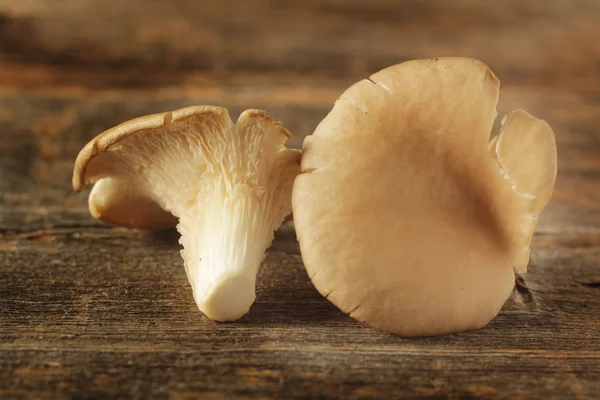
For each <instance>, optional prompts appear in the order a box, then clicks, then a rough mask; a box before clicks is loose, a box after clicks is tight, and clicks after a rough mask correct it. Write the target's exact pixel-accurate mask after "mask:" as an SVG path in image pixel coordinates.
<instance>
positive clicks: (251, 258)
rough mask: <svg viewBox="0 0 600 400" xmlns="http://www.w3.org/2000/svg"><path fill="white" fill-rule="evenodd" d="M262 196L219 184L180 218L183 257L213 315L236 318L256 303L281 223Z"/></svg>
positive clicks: (203, 306)
mask: <svg viewBox="0 0 600 400" xmlns="http://www.w3.org/2000/svg"><path fill="white" fill-rule="evenodd" d="M265 197H267V194H265ZM262 200H263V199H261V198H259V197H258V196H257V195H255V194H254V193H252V191H251V190H250V189H249V188H248V187H247V186H243V185H236V186H235V187H233V188H231V189H230V190H226V189H225V187H224V185H217V187H215V190H214V191H213V192H212V193H211V194H210V195H206V196H204V199H203V201H202V203H201V204H198V205H194V206H192V207H190V208H189V209H188V210H186V211H185V213H184V214H183V215H182V216H181V219H180V221H181V222H180V223H179V225H178V227H177V229H178V230H179V232H180V233H181V239H180V243H181V244H182V245H183V247H184V249H183V250H182V251H181V255H182V257H183V259H184V261H185V269H186V272H187V275H188V279H189V281H190V284H191V285H192V288H193V291H194V299H195V301H196V304H197V305H198V308H200V310H201V311H202V312H203V313H204V314H206V315H207V316H209V317H210V318H212V319H216V320H219V321H231V320H236V319H238V318H240V317H241V316H242V315H244V314H246V312H248V309H249V308H250V306H251V305H252V303H253V302H254V298H255V289H254V288H255V281H256V274H257V272H258V267H259V266H260V264H261V262H262V261H263V260H264V258H265V253H264V250H263V249H265V248H266V247H268V246H269V244H270V243H271V241H272V240H273V226H279V224H281V222H282V221H281V220H279V219H280V218H281V217H280V218H278V220H275V218H274V217H276V216H274V215H272V213H270V211H269V206H270V204H269V203H270V202H266V201H262ZM265 216H266V218H265ZM201 250H203V253H202V254H200V251H201Z"/></svg>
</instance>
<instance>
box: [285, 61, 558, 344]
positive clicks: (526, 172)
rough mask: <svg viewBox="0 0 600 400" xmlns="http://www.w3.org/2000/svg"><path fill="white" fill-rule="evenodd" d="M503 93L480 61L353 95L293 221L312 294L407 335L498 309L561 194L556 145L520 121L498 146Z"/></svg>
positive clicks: (476, 320)
mask: <svg viewBox="0 0 600 400" xmlns="http://www.w3.org/2000/svg"><path fill="white" fill-rule="evenodd" d="M498 87H499V81H498V79H497V78H496V77H495V76H494V74H493V73H492V72H491V71H490V70H489V69H488V67H487V66H486V65H485V64H483V63H481V62H479V61H477V60H472V59H465V58H446V59H444V58H442V59H435V60H417V61H411V62H406V63H403V64H400V65H396V66H392V67H389V68H386V69H384V70H382V71H380V72H378V73H376V74H374V75H373V76H371V78H370V79H365V80H362V81H360V82H358V83H356V84H355V85H354V86H352V87H350V88H349V89H348V90H347V91H346V92H345V93H344V94H343V95H342V96H341V97H340V99H339V100H338V101H337V102H336V104H335V106H334V108H333V110H332V111H331V112H330V113H329V115H328V116H327V117H326V118H325V119H324V120H323V121H322V122H321V124H320V125H319V126H318V127H317V129H316V131H315V132H314V134H313V135H312V136H308V137H307V138H306V139H305V141H304V147H303V157H302V171H303V173H302V174H301V175H299V176H298V177H297V179H296V182H295V184H294V191H293V196H292V203H293V210H294V221H295V225H296V230H297V234H298V239H299V241H300V248H301V251H302V257H303V260H304V264H305V266H306V269H307V271H308V274H309V276H310V278H311V280H312V282H313V284H314V285H315V287H316V288H317V289H318V290H319V292H320V293H321V294H323V295H324V296H325V297H327V298H328V299H329V300H330V301H331V302H333V303H334V304H335V305H336V306H338V307H339V308H340V309H341V310H342V311H344V312H346V313H349V314H350V315H351V316H352V317H354V318H356V319H358V320H361V321H365V322H366V323H368V324H370V325H372V326H374V327H376V328H380V329H384V330H389V331H392V332H396V333H399V334H401V335H406V336H420V335H437V334H444V333H450V332H456V331H461V330H465V329H474V328H479V327H482V326H484V325H485V324H486V323H487V322H489V321H490V320H491V319H492V318H493V317H494V316H495V315H496V314H497V313H498V312H499V310H500V309H501V307H502V305H503V304H504V302H505V301H506V299H507V298H508V296H509V295H510V293H511V291H512V289H513V285H514V274H513V266H515V267H518V268H519V269H521V270H524V269H525V267H526V265H527V262H528V254H529V253H528V249H529V243H530V240H531V235H532V234H533V229H534V227H535V222H536V220H537V214H538V213H539V212H540V211H541V210H542V208H543V207H544V206H545V204H546V203H547V202H548V199H549V197H550V194H551V192H552V188H553V185H554V179H555V176H556V145H555V142H554V135H553V133H552V131H551V130H550V128H549V127H548V125H547V124H546V123H545V122H543V121H540V120H537V119H535V118H533V117H531V116H530V115H528V114H526V113H525V112H523V111H516V112H514V113H512V114H510V115H509V116H508V118H507V119H506V121H505V123H504V128H503V130H502V132H501V133H500V135H499V137H498V139H497V140H495V142H493V143H492V144H491V145H489V146H488V140H489V136H490V132H491V128H492V124H493V122H494V119H495V117H496V111H495V107H496V103H497V99H498ZM490 154H491V155H492V156H490ZM525 159H526V161H525Z"/></svg>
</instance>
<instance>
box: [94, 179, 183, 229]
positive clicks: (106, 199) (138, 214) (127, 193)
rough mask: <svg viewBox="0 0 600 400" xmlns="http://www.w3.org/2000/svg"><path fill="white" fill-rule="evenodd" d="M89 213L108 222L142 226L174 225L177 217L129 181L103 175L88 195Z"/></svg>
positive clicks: (170, 226) (138, 227)
mask: <svg viewBox="0 0 600 400" xmlns="http://www.w3.org/2000/svg"><path fill="white" fill-rule="evenodd" d="M88 207H89V210H90V214H91V215H92V216H93V217H94V218H96V219H97V220H100V221H102V222H105V223H107V224H110V225H119V226H124V227H126V228H137V229H145V230H160V229H168V228H175V226H177V218H176V217H175V216H174V215H173V214H171V213H170V212H167V211H165V210H163V209H162V207H161V206H160V205H159V204H158V203H156V201H154V200H153V199H152V198H150V197H148V196H147V195H145V194H144V192H143V191H140V190H139V189H138V188H137V186H135V185H132V184H131V182H127V181H123V180H120V179H114V178H103V179H100V180H99V181H98V182H96V183H95V184H94V187H93V188H92V191H91V192H90V196H89V198H88Z"/></svg>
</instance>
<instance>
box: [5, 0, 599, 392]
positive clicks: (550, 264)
mask: <svg viewBox="0 0 600 400" xmlns="http://www.w3.org/2000/svg"><path fill="white" fill-rule="evenodd" d="M448 55H462V56H471V57H476V58H479V59H482V60H483V61H485V62H487V63H488V64H489V65H490V67H491V68H492V69H493V70H494V71H495V72H496V74H497V75H498V77H499V78H500V80H501V81H502V87H501V94H500V97H501V98H500V104H499V112H500V115H503V114H504V113H505V112H506V111H508V110H511V109H514V108H524V109H526V110H528V111H530V112H531V113H533V114H534V115H536V116H538V117H540V118H544V119H546V120H547V121H548V122H549V123H550V125H551V126H552V127H553V128H554V129H555V132H556V137H557V142H558V147H559V176H558V181H557V185H556V191H555V193H554V196H553V199H552V202H551V204H550V205H549V206H548V208H547V209H546V211H545V212H544V213H543V215H542V217H541V220H540V223H539V225H538V228H537V231H536V234H535V236H534V239H533V249H532V257H531V263H530V267H529V270H530V273H529V274H528V275H525V276H523V277H522V278H519V279H518V280H517V283H518V284H517V286H516V289H515V290H514V292H513V294H512V297H511V298H510V300H509V301H508V303H507V304H506V305H505V307H504V308H503V310H502V311H501V313H500V314H499V315H498V317H497V318H496V319H495V320H494V321H492V322H491V323H490V324H489V325H488V326H487V327H485V328H484V329H481V330H478V331H471V332H465V333H461V334H455V335H450V336H445V337H436V338H423V339H402V338H400V337H397V336H395V335H392V334H388V333H384V332H379V331H376V330H374V329H371V328H369V327H367V326H364V325H362V324H360V323H358V322H356V321H354V320H352V319H350V318H349V317H347V316H346V315H344V314H342V313H341V312H340V311H338V310H337V309H336V308H335V307H334V306H332V305H331V304H330V303H328V302H327V301H326V300H324V299H323V298H322V297H321V296H320V295H319V294H318V293H317V292H316V290H315V289H314V288H313V287H312V286H311V283H310V281H309V279H308V277H307V275H306V273H305V270H304V268H303V266H302V260H301V257H300V253H299V249H298V244H297V242H296V240H295V233H294V228H293V223H286V225H284V226H283V227H282V229H281V230H280V231H279V232H278V233H277V235H276V239H275V241H274V244H273V246H272V248H271V249H270V250H269V251H268V254H267V258H266V261H265V262H264V264H263V266H262V268H261V270H260V272H259V277H258V289H257V300H256V303H255V304H254V306H253V307H252V308H251V310H250V313H249V314H248V315H246V316H245V317H244V318H242V319H241V320H240V321H239V322H237V323H227V324H224V323H216V322H213V321H209V320H207V319H206V318H205V317H203V316H202V315H201V314H200V312H199V311H198V310H197V308H196V306H195V304H194V301H193V299H192V293H191V289H190V286H189V284H188V282H187V279H186V276H185V272H184V269H183V266H182V261H181V259H180V256H179V251H178V249H179V246H178V244H177V237H178V235H177V233H176V232H161V233H144V232H139V231H133V230H126V229H121V228H112V227H108V226H105V225H103V224H101V223H99V222H97V221H95V220H93V219H92V218H91V217H90V216H89V214H88V211H87V203H86V201H87V193H88V192H87V191H86V192H85V193H83V194H80V195H75V194H74V193H73V192H72V190H71V187H70V175H71V171H72V164H73V161H74V159H75V156H76V155H77V153H78V151H79V150H80V149H81V147H82V146H83V145H84V144H85V143H86V142H87V141H88V140H89V139H91V138H92V137H93V136H95V135H97V134H98V133H100V132H101V131H103V130H104V129H106V128H109V127H111V126H113V125H115V124H117V123H119V122H122V121H124V120H126V119H129V118H132V117H135V116H140V115H144V114H148V113H152V112H158V111H166V110H173V109H176V108H179V107H183V106H187V105H193V104H214V105H220V106H226V107H229V108H230V109H231V112H232V115H233V116H236V115H237V114H238V113H239V112H240V111H241V110H243V109H245V108H264V109H266V110H268V111H269V112H270V113H271V114H272V115H273V116H274V117H275V118H277V119H280V120H282V121H284V122H285V125H286V126H287V127H288V128H289V129H290V130H291V131H292V132H294V133H295V135H296V137H295V138H294V139H293V145H294V146H297V147H298V146H301V143H302V138H303V137H304V136H305V135H307V134H310V133H311V132H312V130H313V129H314V128H315V126H316V124H317V123H318V122H319V121H320V120H321V119H322V118H323V117H324V116H325V115H326V114H327V112H328V111H329V110H330V109H331V106H332V104H333V102H334V100H335V99H336V98H337V97H338V96H339V95H340V94H341V92H342V91H343V90H344V89H345V88H346V87H347V86H349V85H350V84H352V83H354V82H355V81H357V80H359V79H361V78H363V77H366V76H368V75H369V74H371V73H373V72H375V71H377V70H378V69H380V68H383V67H385V66H388V65H391V64H395V63H398V62H401V61H404V60H407V59H411V58H426V57H437V56H448ZM599 130H600V1H598V0H573V1H562V0H535V1H521V0H507V1H501V2H491V1H482V0H458V1H457V0H452V1H451V0H440V1H431V0H429V1H416V0H414V1H413V0H403V1H395V2H392V1H369V2H367V1H364V0H350V1H347V2H341V1H336V0H325V1H316V0H310V1H308V0H307V1H302V2H293V1H291V0H280V1H269V0H259V1H247V2H239V4H236V5H234V4H233V3H231V2H219V1H212V2H206V1H205V2H199V1H192V0H190V1H184V0H177V1H150V0H128V1H121V0H85V1H83V0H62V1H44V0H29V1H26V0H14V1H13V0H0V135H1V136H0V398H1V399H11V398H23V399H26V398H27V399H28V398H74V399H86V398H109V399H117V398H140V399H145V398H171V399H192V398H212V399H220V398H233V397H239V398H286V399H290V398H376V397H379V398H386V399H390V398H398V397H406V398H413V399H414V398H428V397H434V398H462V399H468V398H473V399H475V398H514V399H538V398H539V399H549V398H565V399H594V398H596V399H597V398H600V267H599V265H598V264H599V262H600V132H599ZM88 190H89V189H88Z"/></svg>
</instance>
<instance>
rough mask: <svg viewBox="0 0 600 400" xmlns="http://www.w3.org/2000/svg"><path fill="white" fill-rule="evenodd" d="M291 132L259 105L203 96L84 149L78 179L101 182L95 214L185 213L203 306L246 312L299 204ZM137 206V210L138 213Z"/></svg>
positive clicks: (215, 315) (183, 230)
mask: <svg viewBox="0 0 600 400" xmlns="http://www.w3.org/2000/svg"><path fill="white" fill-rule="evenodd" d="M290 136H291V134H290V133H289V132H288V131H287V130H286V129H285V128H284V127H283V126H282V125H281V124H280V123H279V122H276V121H273V120H272V119H271V118H270V117H268V116H267V114H266V113H265V112H263V111H259V110H247V111H245V112H243V113H242V114H241V115H240V117H239V119H238V121H237V123H236V124H234V123H233V122H232V121H231V119H230V118H229V114H228V112H227V110H226V109H224V108H218V107H211V106H197V107H188V108H183V109H180V110H177V111H173V112H166V113H162V114H154V115H149V116H145V117H141V118H137V119H134V120H131V121H128V122H125V123H123V124H121V125H119V126H117V127H115V128H112V129H110V130H108V131H106V132H104V133H101V134H100V135H98V136H97V137H96V138H94V139H93V140H92V141H90V142H89V143H88V144H87V145H86V146H85V147H84V148H83V150H81V152H80V153H79V156H78V157H77V160H76V162H75V168H74V172H73V188H74V189H75V190H76V191H81V190H82V189H83V187H84V185H85V183H86V182H94V181H98V182H97V183H96V186H95V187H94V190H93V191H92V194H91V196H90V210H91V211H92V214H93V215H94V216H97V217H99V218H100V219H103V220H108V221H111V222H113V223H117V224H122V225H125V226H133V227H143V228H155V227H164V226H168V225H169V224H170V223H172V222H170V220H169V218H168V217H169V214H172V215H173V216H175V217H176V218H178V220H179V223H178V224H177V229H178V230H179V232H180V234H181V239H180V243H181V244H182V245H183V250H182V251H181V255H182V257H183V259H184V265H185V270H186V272H187V276H188V279H189V281H190V284H191V286H192V289H193V293H194V299H195V301H196V303H197V305H198V307H199V308H200V310H201V311H202V312H203V313H204V314H206V315H207V316H208V317H209V318H212V319H216V320H220V321H231V320H236V319H238V318H240V317H241V316H243V315H244V314H245V313H246V312H247V311H248V309H249V308H250V306H251V305H252V303H253V302H254V299H255V281H256V274H257V271H258V268H259V266H260V264H261V262H262V261H263V260H264V258H265V250H266V248H267V247H268V246H269V245H270V244H271V242H272V240H273V231H274V230H275V229H277V227H279V225H280V224H281V223H282V221H283V219H284V217H285V216H286V215H287V214H289V213H290V211H291V203H290V196H291V189H292V184H293V181H294V178H295V176H296V175H297V173H298V172H299V168H300V167H299V163H300V153H299V151H296V150H289V149H286V148H285V146H284V143H285V142H286V140H287V139H288V138H289V137H290ZM128 212H130V213H131V215H128Z"/></svg>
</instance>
